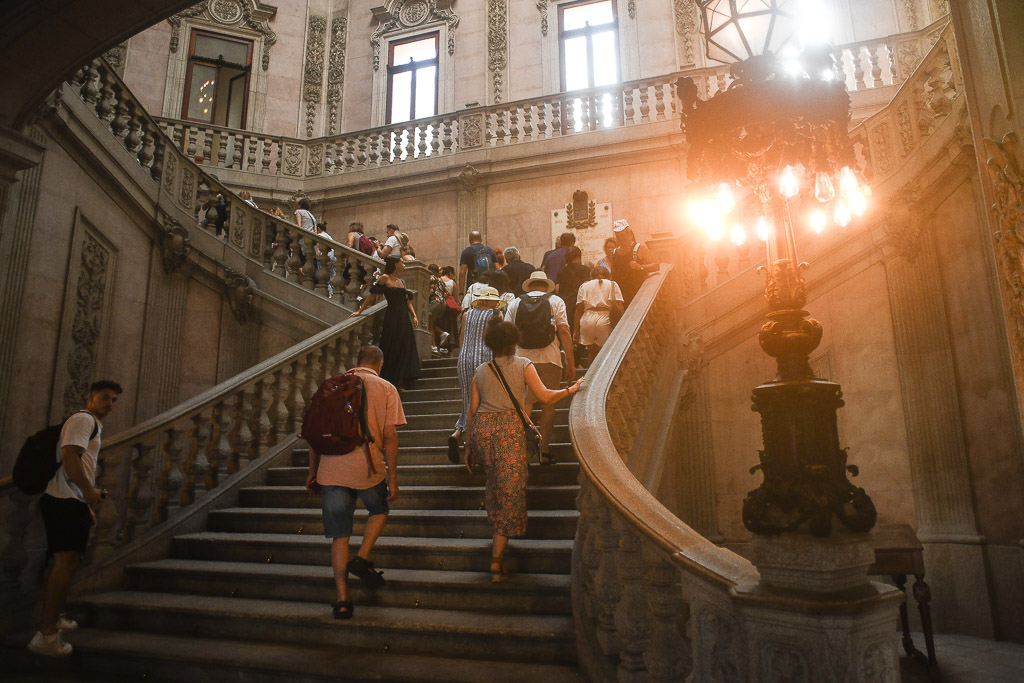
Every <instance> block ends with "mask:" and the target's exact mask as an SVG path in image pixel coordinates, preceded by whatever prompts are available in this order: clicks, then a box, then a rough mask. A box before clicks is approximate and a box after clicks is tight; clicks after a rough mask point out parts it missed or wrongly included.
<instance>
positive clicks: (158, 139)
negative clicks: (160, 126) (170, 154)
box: [140, 132, 174, 185]
mask: <svg viewBox="0 0 1024 683" xmlns="http://www.w3.org/2000/svg"><path fill="white" fill-rule="evenodd" d="M146 137H147V139H149V140H150V141H151V142H152V145H147V149H150V148H151V149H152V150H153V152H152V154H153V159H152V162H151V164H152V165H151V166H150V167H149V175H150V176H151V177H152V178H153V180H155V181H156V182H157V184H158V185H159V184H160V179H161V178H162V177H163V175H164V163H165V162H166V160H167V139H166V138H165V137H164V136H163V134H161V133H159V132H157V133H155V135H147V136H146ZM141 160H142V159H141V158H140V161H141ZM172 163H173V162H172ZM171 172H172V173H173V172H174V167H173V166H171Z"/></svg>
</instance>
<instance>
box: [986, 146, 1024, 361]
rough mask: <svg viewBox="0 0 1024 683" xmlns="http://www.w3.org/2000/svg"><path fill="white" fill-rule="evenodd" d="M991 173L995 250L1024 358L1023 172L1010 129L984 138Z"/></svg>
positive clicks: (1017, 345)
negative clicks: (995, 136)
mask: <svg viewBox="0 0 1024 683" xmlns="http://www.w3.org/2000/svg"><path fill="white" fill-rule="evenodd" d="M985 149H986V150H987V151H988V162H987V167H988V173H989V178H990V179H991V181H992V192H993V198H994V201H993V202H992V213H993V217H994V218H995V222H996V226H997V227H998V230H997V231H996V233H995V241H996V253H997V256H998V258H999V261H1000V266H1001V267H1000V269H999V270H1000V271H1001V275H1002V280H1003V284H1004V286H1005V288H1006V290H1007V291H1008V294H1009V296H1008V297H1007V306H1008V308H1009V315H1008V316H1007V317H1008V319H1009V322H1010V323H1011V324H1010V328H1011V330H1012V331H1013V334H1014V337H1015V340H1014V341H1015V343H1014V344H1013V345H1012V346H1013V348H1014V349H1015V351H1016V355H1017V357H1018V358H1020V359H1024V174H1022V168H1024V164H1022V162H1021V153H1020V140H1019V138H1018V137H1017V134H1016V133H1015V132H1012V131H1011V132H1009V133H1007V134H1006V135H1004V136H1003V138H1002V140H992V139H989V138H985Z"/></svg>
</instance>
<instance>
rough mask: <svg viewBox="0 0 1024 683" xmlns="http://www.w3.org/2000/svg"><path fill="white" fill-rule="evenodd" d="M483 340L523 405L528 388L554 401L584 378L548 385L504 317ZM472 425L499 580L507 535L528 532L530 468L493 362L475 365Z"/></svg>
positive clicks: (469, 455)
mask: <svg viewBox="0 0 1024 683" xmlns="http://www.w3.org/2000/svg"><path fill="white" fill-rule="evenodd" d="M484 343H485V344H487V346H488V348H490V350H491V351H492V353H493V354H494V364H495V365H497V367H498V370H500V371H501V374H502V375H503V376H504V378H505V382H506V383H507V384H508V387H509V389H510V390H511V392H512V394H513V395H514V396H515V398H516V400H517V401H518V402H519V405H520V406H521V405H523V404H524V403H525V401H526V388H527V387H529V388H530V390H531V391H532V392H533V393H534V395H536V396H537V398H538V399H540V401H541V402H542V403H554V402H556V401H558V400H560V399H563V398H565V397H566V396H569V395H572V394H575V393H576V392H577V391H579V389H580V387H581V386H582V385H583V379H582V378H580V379H579V380H577V381H576V382H575V383H573V384H571V385H569V386H568V387H566V388H565V389H558V390H556V391H552V390H550V389H548V388H547V387H545V386H544V383H543V382H542V381H541V379H540V375H538V374H537V369H536V368H534V367H533V361H531V360H529V359H528V358H522V357H520V356H516V355H515V353H516V346H517V345H518V344H519V328H517V327H516V326H515V325H514V324H512V323H509V322H504V321H503V320H502V319H501V318H500V317H497V316H496V317H494V318H492V319H491V320H490V321H489V322H488V324H487V330H486V332H485V333H484ZM468 428H469V448H467V449H466V467H467V468H469V469H470V471H472V466H473V464H474V463H479V464H481V465H483V467H484V474H485V475H486V477H487V488H486V493H485V495H484V505H485V506H486V508H487V521H488V523H489V524H490V525H491V529H492V530H493V536H492V546H491V580H492V581H494V582H495V583H498V582H501V581H504V580H505V579H506V578H508V573H507V572H506V570H505V564H504V555H505V548H506V546H507V545H508V539H510V538H518V537H520V536H522V535H523V534H525V533H526V480H527V477H528V473H529V468H528V463H527V457H528V456H527V452H526V430H525V429H524V427H523V423H522V420H521V419H520V417H519V413H518V411H516V408H515V404H514V403H513V402H512V399H511V398H510V397H509V395H508V392H506V391H505V388H504V386H503V385H502V383H501V380H500V379H499V378H498V375H497V373H496V372H495V370H494V369H493V368H492V367H491V364H490V363H485V364H483V365H481V366H480V367H479V368H477V370H476V374H475V375H474V377H473V385H472V394H471V396H470V403H469V416H468Z"/></svg>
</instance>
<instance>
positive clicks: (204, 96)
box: [181, 31, 252, 128]
mask: <svg viewBox="0 0 1024 683" xmlns="http://www.w3.org/2000/svg"><path fill="white" fill-rule="evenodd" d="M251 70H252V41H251V40H242V39H239V38H229V37H227V36H220V35H217V34H214V33H207V32H205V31H193V32H192V39H191V41H190V42H189V54H188V71H187V72H186V75H185V100H184V102H183V104H182V107H181V117H182V118H183V119H187V120H189V121H200V122H202V123H212V124H214V125H215V126H225V127H227V128H244V127H245V117H246V107H247V103H248V101H249V74H250V72H251Z"/></svg>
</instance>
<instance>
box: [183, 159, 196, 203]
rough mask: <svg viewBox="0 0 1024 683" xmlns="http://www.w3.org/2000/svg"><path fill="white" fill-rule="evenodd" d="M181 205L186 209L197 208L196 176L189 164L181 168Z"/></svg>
mask: <svg viewBox="0 0 1024 683" xmlns="http://www.w3.org/2000/svg"><path fill="white" fill-rule="evenodd" d="M180 196H181V205H182V206H183V207H185V210H186V211H192V210H193V209H195V201H196V176H195V174H194V173H193V172H192V169H191V168H188V167H187V166H186V167H185V168H183V169H182V170H181V195H180Z"/></svg>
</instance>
